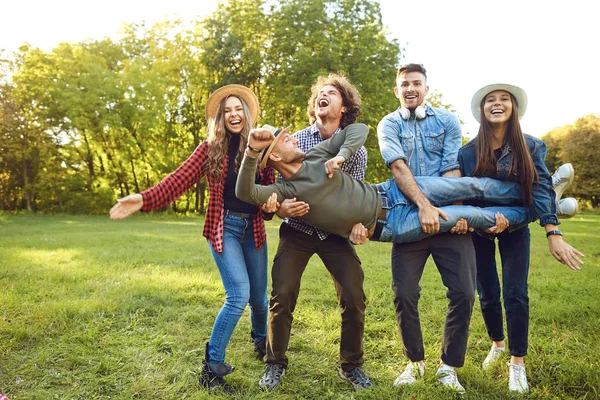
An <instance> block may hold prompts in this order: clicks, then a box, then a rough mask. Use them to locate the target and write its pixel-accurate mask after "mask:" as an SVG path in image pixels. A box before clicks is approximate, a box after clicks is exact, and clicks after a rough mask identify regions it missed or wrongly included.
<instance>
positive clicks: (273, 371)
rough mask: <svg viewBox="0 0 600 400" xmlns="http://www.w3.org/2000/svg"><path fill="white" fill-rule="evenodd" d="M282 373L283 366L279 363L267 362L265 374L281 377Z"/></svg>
mask: <svg viewBox="0 0 600 400" xmlns="http://www.w3.org/2000/svg"><path fill="white" fill-rule="evenodd" d="M282 373H283V367H282V366H281V365H279V364H268V365H267V374H268V375H275V376H276V377H278V378H279V377H281V375H282Z"/></svg>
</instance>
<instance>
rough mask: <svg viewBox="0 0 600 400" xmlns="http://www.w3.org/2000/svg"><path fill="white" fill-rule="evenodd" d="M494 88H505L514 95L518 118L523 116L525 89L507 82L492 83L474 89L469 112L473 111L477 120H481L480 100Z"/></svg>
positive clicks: (525, 100) (525, 107) (525, 101)
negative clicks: (476, 89)
mask: <svg viewBox="0 0 600 400" xmlns="http://www.w3.org/2000/svg"><path fill="white" fill-rule="evenodd" d="M496 90H505V91H507V92H508V93H510V94H512V95H513V96H514V97H515V99H516V100H517V110H518V113H519V119H521V118H523V115H524V114H525V110H527V94H526V93H525V91H524V90H523V89H521V88H520V87H518V86H514V85H509V84H507V83H494V84H492V85H487V86H484V87H482V88H481V89H479V90H478V91H476V92H475V94H474V95H473V98H472V99H471V112H472V113H473V117H475V119H476V120H477V122H481V121H480V117H481V109H480V106H481V101H482V100H483V99H484V97H485V96H487V95H488V94H490V93H491V92H493V91H496Z"/></svg>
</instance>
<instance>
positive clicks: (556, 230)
mask: <svg viewBox="0 0 600 400" xmlns="http://www.w3.org/2000/svg"><path fill="white" fill-rule="evenodd" d="M550 235H560V236H562V235H563V234H562V232H561V231H559V230H558V229H554V230H553V231H548V232H546V237H549V236H550Z"/></svg>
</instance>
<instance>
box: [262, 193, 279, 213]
mask: <svg viewBox="0 0 600 400" xmlns="http://www.w3.org/2000/svg"><path fill="white" fill-rule="evenodd" d="M279 206H280V204H279V202H278V201H277V193H273V194H272V195H270V196H269V199H268V200H267V202H266V203H265V204H263V205H262V206H260V209H261V210H263V212H266V213H274V212H275V211H277V209H279Z"/></svg>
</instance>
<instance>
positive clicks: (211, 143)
mask: <svg viewBox="0 0 600 400" xmlns="http://www.w3.org/2000/svg"><path fill="white" fill-rule="evenodd" d="M230 97H236V98H238V99H239V100H240V102H241V103H242V107H243V108H244V122H243V123H242V124H243V126H242V131H241V132H240V134H239V135H240V148H239V151H238V153H237V156H236V158H235V170H236V171H238V170H239V168H240V164H241V162H242V157H243V156H244V149H245V148H246V145H247V144H248V133H249V132H250V129H252V125H251V122H250V121H251V119H252V117H251V116H250V111H249V109H248V105H247V104H246V102H245V101H244V99H242V98H241V97H238V96H227V97H225V98H224V99H223V100H221V103H219V111H218V112H217V116H216V117H215V118H211V119H209V120H208V138H207V139H206V141H207V142H208V155H207V160H206V170H207V173H208V174H210V175H212V176H215V177H217V176H219V175H221V174H222V173H223V159H224V158H225V154H227V148H228V147H229V135H227V129H226V128H225V103H226V102H227V99H229V98H230ZM229 162H231V160H229Z"/></svg>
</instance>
